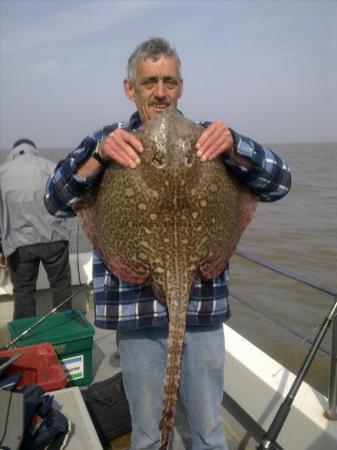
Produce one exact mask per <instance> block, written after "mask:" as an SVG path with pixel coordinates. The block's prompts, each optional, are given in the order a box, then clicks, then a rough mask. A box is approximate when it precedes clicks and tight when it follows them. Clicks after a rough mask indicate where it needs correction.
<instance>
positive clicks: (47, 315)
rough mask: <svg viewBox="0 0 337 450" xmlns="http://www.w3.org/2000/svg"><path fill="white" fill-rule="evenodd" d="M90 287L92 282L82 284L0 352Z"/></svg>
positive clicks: (2, 348)
mask: <svg viewBox="0 0 337 450" xmlns="http://www.w3.org/2000/svg"><path fill="white" fill-rule="evenodd" d="M90 285H92V281H89V283H87V284H84V285H83V286H82V287H81V288H80V289H79V290H78V291H77V292H75V293H74V294H72V295H71V296H70V297H68V298H67V299H65V300H64V302H62V303H60V304H59V305H57V306H55V308H53V309H52V310H51V311H50V312H49V313H47V314H46V315H45V316H43V317H41V318H40V319H39V320H38V321H37V322H35V323H33V325H31V326H30V327H29V328H27V330H25V331H23V332H22V333H21V334H20V335H19V336H17V337H16V338H15V339H13V340H12V341H11V342H10V343H9V344H7V345H3V346H2V347H0V350H8V349H9V347H12V345H14V344H16V342H18V341H19V340H20V339H22V338H23V337H24V336H26V335H27V334H29V333H30V332H31V331H32V329H33V328H35V327H37V326H38V325H39V324H40V323H41V322H43V321H44V320H46V319H47V318H48V317H50V316H51V315H52V314H54V313H55V312H56V311H57V310H58V309H60V308H61V307H62V306H64V305H65V304H66V303H67V302H69V301H70V300H71V299H73V298H74V297H76V295H78V294H79V293H80V292H82V291H83V290H84V289H85V288H87V287H89V286H90Z"/></svg>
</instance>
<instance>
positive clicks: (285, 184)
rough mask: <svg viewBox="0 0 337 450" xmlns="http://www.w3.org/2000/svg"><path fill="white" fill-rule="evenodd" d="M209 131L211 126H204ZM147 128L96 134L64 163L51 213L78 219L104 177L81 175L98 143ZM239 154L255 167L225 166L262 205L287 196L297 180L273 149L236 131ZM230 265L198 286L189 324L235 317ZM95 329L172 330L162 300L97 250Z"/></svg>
mask: <svg viewBox="0 0 337 450" xmlns="http://www.w3.org/2000/svg"><path fill="white" fill-rule="evenodd" d="M200 124H201V125H202V126H204V127H207V126H208V125H209V124H210V122H200ZM140 125H141V122H140V119H139V115H138V113H137V112H136V113H134V114H133V115H132V116H131V118H130V120H129V122H119V123H115V124H113V125H110V126H106V127H103V128H102V129H100V130H98V131H96V132H94V133H93V134H92V135H90V136H88V137H87V138H86V139H84V141H82V143H81V144H80V146H79V147H78V148H77V149H76V150H75V151H73V152H72V153H70V154H69V155H68V156H67V158H66V159H64V160H63V161H61V162H60V163H59V164H58V165H57V167H56V169H55V172H54V174H53V175H52V177H51V178H50V180H49V182H48V184H47V188H46V195H45V202H46V206H47V209H48V211H49V212H50V213H51V214H53V215H55V216H57V217H72V216H74V215H75V213H74V211H73V206H74V204H75V203H76V202H77V201H78V200H79V198H81V197H82V196H83V195H84V194H85V193H86V192H88V191H90V190H91V189H92V187H93V186H94V185H95V184H96V183H97V182H98V181H99V179H100V178H101V176H102V174H103V172H104V168H101V169H99V170H98V171H97V173H96V174H95V175H93V176H91V177H80V176H77V175H75V172H76V171H77V168H78V167H79V165H80V164H81V163H82V162H83V161H85V160H86V159H87V158H89V157H90V155H91V153H92V152H93V151H94V149H95V147H96V144H97V141H99V140H102V139H104V138H105V136H107V135H108V134H109V133H111V132H112V131H113V130H115V129H116V128H123V129H125V130H127V131H133V130H135V129H137V128H138V127H139V126H140ZM231 132H232V135H233V137H234V143H235V147H236V151H237V152H238V153H239V154H240V155H242V156H245V157H247V158H248V159H249V160H250V161H251V162H252V163H253V168H250V169H246V168H245V167H243V166H240V165H238V164H237V163H235V162H234V161H233V160H231V159H230V158H224V164H226V165H227V167H228V168H229V169H230V170H231V171H232V173H234V174H235V176H236V177H237V178H238V179H239V180H240V181H241V182H242V183H244V184H245V185H246V186H247V187H248V188H249V189H250V190H251V191H252V192H253V193H254V194H256V195H258V197H259V198H260V200H261V201H265V202H272V201H275V200H278V199H280V198H281V197H283V196H284V195H286V194H287V192H288V191H289V188H290V183H291V176H290V171H289V169H288V167H287V165H286V164H285V163H284V162H283V161H282V159H281V158H280V157H279V156H277V155H276V154H275V153H274V152H273V151H271V150H270V149H268V148H267V147H265V146H263V145H260V144H258V143H256V142H255V141H253V140H251V139H248V138H246V137H244V136H241V135H240V134H238V133H236V132H235V131H233V130H231ZM228 270H229V268H228V266H227V267H226V269H225V270H224V271H223V273H222V274H221V275H220V276H218V277H216V278H214V279H212V280H206V281H205V280H202V281H201V280H200V279H198V280H197V281H196V282H195V283H194V286H193V289H192V292H191V296H190V300H189V304H188V312H187V325H209V324H215V323H221V322H224V321H225V320H227V319H229V317H230V308H229V304H228ZM93 280H94V293H95V325H96V326H98V327H100V328H107V329H119V330H130V329H136V328H143V327H164V326H167V323H168V318H167V312H166V309H165V308H164V307H163V306H162V305H161V304H160V303H159V302H158V301H157V300H156V298H155V297H154V294H153V291H152V289H151V286H150V285H135V284H131V283H127V282H125V281H122V280H120V279H118V278H117V277H116V276H114V275H113V274H112V273H110V272H109V271H108V270H107V268H106V267H105V265H104V263H103V261H102V259H101V257H100V254H99V252H98V251H97V250H95V249H94V250H93Z"/></svg>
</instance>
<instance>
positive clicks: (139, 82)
mask: <svg viewBox="0 0 337 450" xmlns="http://www.w3.org/2000/svg"><path fill="white" fill-rule="evenodd" d="M124 89H125V93H126V95H127V96H128V97H129V99H130V100H132V101H133V102H135V103H136V106H137V110H138V112H139V115H140V119H141V121H142V122H146V121H147V120H150V119H152V118H153V117H155V116H156V115H157V114H160V113H162V112H163V111H164V110H165V109H166V108H167V107H168V106H170V105H172V104H173V105H175V106H177V102H178V98H179V97H180V95H181V94H182V90H183V83H182V80H180V79H179V77H178V70H177V64H176V61H175V59H174V58H168V57H167V56H161V57H160V58H159V59H158V60H157V61H153V60H152V59H151V58H147V59H140V60H139V61H138V66H137V71H136V80H135V82H134V83H133V84H132V85H131V84H130V82H129V81H128V80H124Z"/></svg>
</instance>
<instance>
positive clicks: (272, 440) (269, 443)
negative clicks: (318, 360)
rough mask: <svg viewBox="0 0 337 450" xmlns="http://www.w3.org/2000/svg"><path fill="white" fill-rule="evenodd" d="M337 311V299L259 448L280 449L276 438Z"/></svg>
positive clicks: (258, 449) (259, 449)
mask: <svg viewBox="0 0 337 450" xmlns="http://www.w3.org/2000/svg"><path fill="white" fill-rule="evenodd" d="M336 312H337V299H336V301H335V303H334V304H333V305H332V307H331V309H330V312H329V314H328V315H327V317H326V318H325V319H324V320H323V323H322V325H321V327H320V329H319V330H318V333H317V335H316V337H315V340H314V342H313V343H312V346H311V347H310V349H309V351H308V353H307V356H306V357H305V359H304V361H303V363H302V366H301V368H300V370H299V372H298V374H297V376H296V378H295V380H294V382H293V384H292V386H291V388H290V389H289V392H288V395H287V397H286V398H285V400H284V401H283V403H282V404H281V406H280V408H279V410H278V411H277V413H276V415H275V417H274V419H273V421H272V423H271V425H270V427H269V429H268V431H267V432H266V433H265V434H264V435H263V437H262V443H261V444H260V445H259V446H258V447H256V448H257V450H263V449H268V450H277V449H278V450H279V449H280V446H279V445H278V444H277V443H276V439H277V437H278V435H279V433H280V431H281V429H282V427H283V424H284V422H285V421H286V418H287V417H288V414H289V412H290V408H291V405H292V403H293V401H294V399H295V396H296V394H297V391H298V390H299V388H300V386H301V384H302V381H303V379H304V377H305V375H306V373H307V372H308V369H309V367H310V366H311V363H312V361H313V359H314V357H315V355H316V353H317V350H318V349H319V346H320V344H321V342H322V340H323V338H324V336H325V333H326V332H327V331H328V328H329V326H330V325H331V322H332V320H333V318H334V316H335V315H336Z"/></svg>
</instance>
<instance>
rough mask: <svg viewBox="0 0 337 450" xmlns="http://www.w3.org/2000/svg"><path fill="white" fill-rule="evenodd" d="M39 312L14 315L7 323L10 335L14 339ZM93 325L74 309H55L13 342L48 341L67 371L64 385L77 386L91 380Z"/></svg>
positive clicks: (19, 344) (17, 344)
mask: <svg viewBox="0 0 337 450" xmlns="http://www.w3.org/2000/svg"><path fill="white" fill-rule="evenodd" d="M41 317H42V316H34V317H27V318H24V319H16V320H13V321H12V322H9V323H8V325H7V326H8V330H9V333H10V336H11V339H12V340H13V339H15V338H16V337H18V336H19V335H20V334H21V333H23V332H24V331H25V330H26V329H27V328H29V327H31V326H32V325H33V324H34V323H36V322H37V321H38V320H40V319H41ZM94 334H95V329H94V327H93V325H92V324H91V322H90V321H89V320H88V319H86V318H85V317H84V316H83V314H82V313H81V312H80V311H78V310H68V311H62V312H56V313H54V314H52V315H50V316H49V317H47V318H46V319H45V320H43V321H42V322H41V323H40V324H39V325H37V326H36V327H35V328H33V329H32V330H31V331H30V332H29V333H28V334H27V335H25V336H24V337H23V338H22V339H20V340H19V341H18V342H17V343H16V344H15V345H16V346H17V347H22V346H24V345H33V344H38V343H41V342H50V343H51V344H52V345H53V347H54V349H55V351H56V354H57V356H58V358H59V360H60V361H61V363H62V364H63V366H64V369H65V371H66V373H67V379H68V382H67V386H78V385H79V386H81V385H87V384H90V383H91V380H92V346H93V335H94Z"/></svg>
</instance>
